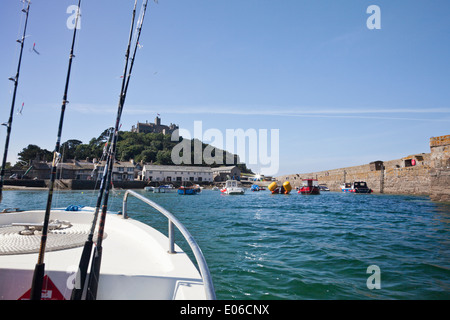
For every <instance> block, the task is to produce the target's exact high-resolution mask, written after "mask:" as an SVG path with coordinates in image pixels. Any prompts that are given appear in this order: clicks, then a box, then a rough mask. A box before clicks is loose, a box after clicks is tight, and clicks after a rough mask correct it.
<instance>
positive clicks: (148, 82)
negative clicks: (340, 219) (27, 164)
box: [0, 0, 450, 175]
mask: <svg viewBox="0 0 450 320" xmlns="http://www.w3.org/2000/svg"><path fill="white" fill-rule="evenodd" d="M76 3H77V1H75V0H59V1H55V0H35V1H33V2H32V5H31V10H30V18H29V25H28V32H27V34H28V37H27V39H26V44H25V51H24V57H23V63H22V70H21V75H20V82H19V89H18V95H17V103H16V109H19V108H20V106H21V105H22V103H24V108H23V111H22V114H21V115H19V114H15V116H14V122H13V132H12V136H11V143H10V150H9V156H8V161H10V162H13V163H15V161H16V160H17V156H16V155H17V153H18V152H20V151H21V150H22V149H23V148H24V147H26V146H27V145H28V144H36V145H39V146H40V147H41V148H46V149H48V150H53V148H54V145H55V142H56V134H57V126H58V120H59V112H60V107H61V101H62V95H63V90H64V82H65V77H66V70H67V64H68V55H69V51H70V43H71V36H72V31H71V30H69V29H68V28H67V26H66V22H67V19H68V18H69V16H70V14H68V13H66V10H67V8H68V7H69V6H70V5H74V4H76ZM133 4H134V1H132V0H126V1H125V0H121V1H106V0H96V1H88V0H84V1H83V3H82V20H81V30H80V31H79V36H78V39H77V45H76V48H75V55H76V59H75V60H74V63H73V73H72V78H71V83H70V89H69V97H68V100H69V101H70V104H69V105H68V108H67V112H66V117H65V122H64V129H63V137H62V139H63V141H66V140H68V139H78V140H81V141H83V142H84V143H88V142H89V140H90V139H91V138H93V137H97V136H98V135H99V134H100V133H101V132H102V131H103V130H104V129H105V128H107V127H110V126H112V125H113V124H114V121H115V115H116V108H117V102H118V94H119V90H120V85H121V79H120V76H121V74H122V70H123V64H124V54H125V48H126V44H127V39H128V32H129V25H130V17H131V9H132V6H133ZM370 5H378V6H379V7H380V10H381V29H379V30H369V29H368V28H367V25H366V21H367V19H368V18H369V17H370V14H367V13H366V10H367V7H368V6H370ZM22 6H23V4H22V3H21V2H20V1H19V0H8V1H2V3H1V4H0V30H1V32H0V43H1V44H2V50H1V51H0V105H1V107H0V121H1V122H6V121H7V120H8V116H9V110H10V105H11V93H12V88H13V86H12V82H11V81H9V80H8V78H9V77H10V76H13V75H14V74H15V70H16V64H17V57H18V52H19V45H18V44H17V43H16V42H15V41H16V39H18V38H20V34H21V30H22V29H21V28H22V26H23V23H22V24H21V19H22V18H23V17H24V15H23V14H22V13H21V12H20V10H21V9H22ZM449 11H450V2H449V1H447V0H441V1H439V0H432V1H406V0H397V1H387V0H370V1H365V0H348V1H332V0H280V1H268V0H159V4H156V3H154V2H152V1H151V2H150V6H149V8H148V13H147V17H146V21H145V24H144V30H143V34H142V38H141V41H140V42H141V45H142V48H141V49H140V50H139V52H138V56H137V60H136V65H135V69H134V72H133V75H132V79H131V83H130V89H129V91H128V96H127V102H126V105H125V110H124V114H123V117H122V130H130V129H131V126H132V125H135V124H136V123H137V122H138V121H141V122H143V121H145V120H148V121H153V120H154V118H155V116H156V114H157V113H159V114H160V115H161V117H162V122H163V123H176V124H178V125H180V127H182V128H186V129H187V130H193V125H194V121H202V123H203V129H204V130H207V129H209V128H215V129H219V130H221V131H222V132H224V134H225V130H226V129H238V128H242V129H244V130H247V129H256V130H258V129H267V130H270V129H279V130H280V131H279V132H280V145H279V152H280V159H279V160H280V168H279V172H278V174H280V175H281V174H289V173H302V172H311V171H318V170H327V169H333V168H339V167H345V166H353V165H360V164H365V163H368V162H371V161H374V160H391V159H396V158H400V157H403V156H406V155H409V154H414V153H421V152H429V138H430V137H432V136H440V135H446V134H450V130H449V128H450V105H449V101H450V90H449V88H450V79H449V77H450V63H449V58H448V57H450V41H449V39H450V37H449V35H450V21H449V19H448V12H449ZM22 22H23V20H22ZM34 43H36V49H37V50H38V51H39V52H40V55H37V54H36V53H34V52H32V51H31V48H32V47H33V44H34ZM2 128H3V129H0V146H1V147H0V152H1V154H3V145H4V140H5V135H6V129H5V127H2ZM251 167H252V168H253V169H254V171H260V170H262V168H261V167H258V165H255V166H251Z"/></svg>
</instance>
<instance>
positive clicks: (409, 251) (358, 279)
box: [0, 190, 450, 300]
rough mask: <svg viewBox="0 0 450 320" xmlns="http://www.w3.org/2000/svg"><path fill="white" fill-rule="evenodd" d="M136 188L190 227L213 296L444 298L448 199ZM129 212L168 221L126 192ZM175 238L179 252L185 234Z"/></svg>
mask: <svg viewBox="0 0 450 320" xmlns="http://www.w3.org/2000/svg"><path fill="white" fill-rule="evenodd" d="M141 193H142V194H144V195H145V196H147V197H149V198H150V199H152V200H154V201H156V202H157V203H159V204H160V205H162V206H164V207H165V208H166V209H168V210H169V211H171V212H172V213H174V214H175V215H176V216H177V217H178V218H179V220H180V221H181V222H182V223H183V224H185V226H186V227H187V228H188V229H189V231H190V232H191V234H192V235H193V236H194V238H195V240H196V241H197V242H198V244H199V245H200V247H201V248H202V251H203V253H204V255H205V257H206V260H207V262H208V265H209V268H210V272H211V274H212V276H213V281H214V286H215V289H216V293H217V298H218V299H243V300H253V299H258V300H263V299H284V300H297V299H450V205H448V204H439V203H434V202H431V201H430V200H429V199H428V198H427V197H418V196H401V195H378V194H370V195H364V194H343V193H335V192H326V193H322V194H321V195H317V196H305V195H299V194H297V193H293V194H290V195H272V194H271V193H270V192H268V191H262V192H251V191H247V192H246V194H245V195H242V196H228V195H222V194H220V192H218V191H211V190H204V191H203V192H202V194H200V195H196V196H181V195H178V194H153V193H148V192H145V191H142V192H141ZM96 195H97V194H96V192H92V191H84V192H81V191H66V192H59V193H57V195H55V198H54V205H55V206H61V207H64V206H66V205H70V204H85V205H91V206H94V205H95V197H96ZM113 195H115V196H114V197H113V198H112V201H111V207H110V208H111V209H115V210H121V194H120V192H115V193H113ZM46 199H47V192H43V191H5V192H4V200H3V203H2V204H1V207H0V209H3V208H5V207H20V208H21V209H32V208H39V209H43V208H45V203H46ZM86 199H88V200H86ZM129 211H133V213H130V216H131V217H133V218H135V219H138V220H141V221H143V222H146V223H149V224H154V225H157V226H160V227H161V228H162V229H163V230H164V232H166V231H165V230H167V226H166V224H167V223H166V220H164V219H163V218H161V217H159V216H158V215H155V214H151V213H148V212H147V209H146V206H144V205H142V204H141V203H140V202H139V201H138V200H136V199H134V198H130V199H129ZM106 228H107V222H106ZM177 239H178V240H181V236H179V235H177ZM178 244H179V245H180V246H181V247H182V248H183V249H184V250H186V251H187V249H188V247H187V245H186V244H185V243H184V242H182V241H180V242H179V243H178ZM371 265H375V266H377V267H378V268H379V274H377V275H379V277H378V278H377V280H379V281H378V282H377V283H379V285H380V289H369V288H368V286H367V280H368V278H369V277H371V276H372V273H367V268H368V267H369V266H371ZM373 281H375V280H371V281H370V282H371V283H374V282H373Z"/></svg>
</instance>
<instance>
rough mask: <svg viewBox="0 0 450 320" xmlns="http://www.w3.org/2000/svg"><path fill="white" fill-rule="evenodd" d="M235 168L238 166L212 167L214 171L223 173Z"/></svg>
mask: <svg viewBox="0 0 450 320" xmlns="http://www.w3.org/2000/svg"><path fill="white" fill-rule="evenodd" d="M234 168H237V167H236V166H228V167H217V168H212V169H211V170H212V171H213V172H223V173H227V172H231V170H233V169H234Z"/></svg>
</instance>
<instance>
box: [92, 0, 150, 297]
mask: <svg viewBox="0 0 450 320" xmlns="http://www.w3.org/2000/svg"><path fill="white" fill-rule="evenodd" d="M136 2H137V0H135V6H136ZM147 3H148V0H144V2H143V4H142V9H141V14H140V18H139V21H138V26H137V36H136V39H135V47H134V52H133V56H132V58H131V61H130V67H129V68H128V60H129V57H130V48H131V42H132V39H133V29H134V20H135V10H134V11H133V19H132V23H131V30H130V38H129V42H128V47H127V53H126V62H125V68H124V74H123V80H122V89H121V92H120V97H119V105H118V108H117V117H116V124H115V128H114V136H113V139H112V143H111V146H110V153H109V164H108V174H107V183H106V186H105V192H104V199H103V205H102V214H101V216H100V222H99V228H98V236H97V243H96V246H95V249H94V258H93V260H92V265H91V273H90V276H89V283H88V288H87V297H86V298H87V299H88V300H95V299H96V298H97V288H98V281H99V277H100V267H101V261H102V251H103V248H102V242H103V236H104V228H105V222H106V212H107V208H108V198H109V188H110V185H111V178H112V170H113V167H114V160H115V155H116V149H117V138H118V135H119V126H120V119H121V116H122V111H123V107H124V104H125V99H126V94H127V90H128V84H129V81H130V77H131V72H132V70H133V65H134V61H135V57H136V51H137V50H138V46H139V38H140V35H141V31H142V25H143V23H144V17H145V13H146V10H147Z"/></svg>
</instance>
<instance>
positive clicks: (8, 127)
mask: <svg viewBox="0 0 450 320" xmlns="http://www.w3.org/2000/svg"><path fill="white" fill-rule="evenodd" d="M30 4H31V0H28V5H27V8H26V9H22V12H24V13H25V14H26V18H25V26H24V28H23V36H22V39H21V40H17V42H19V43H20V54H19V62H18V63H17V72H16V76H15V77H14V78H12V77H11V78H9V80H11V81H13V82H14V92H13V96H12V102H11V112H10V114H9V120H8V123H7V124H6V142H5V150H4V153H3V162H2V170H1V172H0V202H1V201H2V198H3V195H2V191H3V181H4V178H5V167H6V159H7V157H8V149H9V139H10V137H11V128H12V122H13V117H14V107H15V104H16V94H17V87H18V84H19V75H20V66H21V65H22V54H23V47H24V44H25V37H26V32H27V25H28V15H29V13H30Z"/></svg>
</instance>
